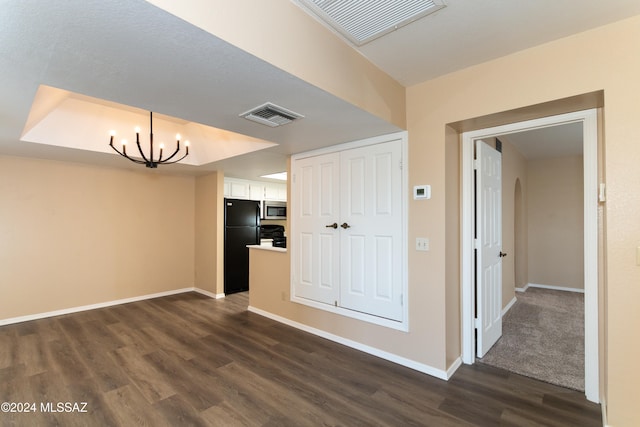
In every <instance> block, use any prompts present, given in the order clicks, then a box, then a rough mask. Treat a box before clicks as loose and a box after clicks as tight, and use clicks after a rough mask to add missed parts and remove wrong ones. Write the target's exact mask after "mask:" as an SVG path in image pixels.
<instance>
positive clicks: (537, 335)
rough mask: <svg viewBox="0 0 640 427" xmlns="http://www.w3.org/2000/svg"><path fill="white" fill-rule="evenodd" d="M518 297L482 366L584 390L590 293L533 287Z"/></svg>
mask: <svg viewBox="0 0 640 427" xmlns="http://www.w3.org/2000/svg"><path fill="white" fill-rule="evenodd" d="M516 299H517V302H516V303H515V304H514V305H513V307H511V309H510V310H509V311H508V312H507V314H506V315H505V316H504V317H503V319H502V337H501V338H500V339H499V340H498V342H497V343H496V344H495V345H494V346H493V348H492V349H491V350H489V352H488V353H487V354H485V356H484V357H483V358H482V359H478V362H481V363H485V364H487V365H491V366H495V367H498V368H503V369H507V370H509V371H511V372H515V373H518V374H521V375H526V376H528V377H532V378H536V379H539V380H542V381H546V382H549V383H552V384H556V385H559V386H562V387H567V388H571V389H574V390H579V391H584V295H583V294H581V293H576V292H563V291H552V290H548V289H540V288H529V289H528V290H527V291H526V292H524V293H520V292H516Z"/></svg>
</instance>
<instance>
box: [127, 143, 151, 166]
mask: <svg viewBox="0 0 640 427" xmlns="http://www.w3.org/2000/svg"><path fill="white" fill-rule="evenodd" d="M136 139H137V141H136V144H138V151H139V152H140V155H141V156H142V158H143V159H144V162H141V163H150V162H149V159H147V156H145V155H144V152H143V151H142V147H141V146H140V139H139V138H136ZM126 157H127V158H128V159H130V158H131V157H129V156H126Z"/></svg>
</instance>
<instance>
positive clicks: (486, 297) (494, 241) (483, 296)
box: [476, 140, 503, 357]
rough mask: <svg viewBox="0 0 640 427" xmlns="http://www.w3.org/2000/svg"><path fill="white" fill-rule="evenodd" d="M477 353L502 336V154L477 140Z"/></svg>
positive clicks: (478, 354)
mask: <svg viewBox="0 0 640 427" xmlns="http://www.w3.org/2000/svg"><path fill="white" fill-rule="evenodd" d="M476 254H477V255H476V292H477V295H476V307H477V308H476V330H477V338H476V339H477V343H476V355H477V357H483V356H484V355H485V354H486V353H487V351H489V349H490V348H491V347H492V346H493V345H494V344H495V343H496V341H498V339H499V338H500V337H501V336H502V255H503V254H502V156H501V154H500V153H499V152H498V151H497V150H495V149H494V148H492V147H491V146H489V145H488V144H487V143H485V142H484V141H482V140H477V141H476Z"/></svg>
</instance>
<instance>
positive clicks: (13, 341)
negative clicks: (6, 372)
mask: <svg viewBox="0 0 640 427" xmlns="http://www.w3.org/2000/svg"><path fill="white" fill-rule="evenodd" d="M16 363H18V336H17V335H16V330H15V329H14V328H9V327H5V328H0V369H4V368H10V367H12V366H13V365H15V364H16Z"/></svg>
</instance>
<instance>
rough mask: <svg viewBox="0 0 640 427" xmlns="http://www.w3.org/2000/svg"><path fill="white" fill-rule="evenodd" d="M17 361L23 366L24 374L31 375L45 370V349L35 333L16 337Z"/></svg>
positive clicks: (46, 366)
mask: <svg viewBox="0 0 640 427" xmlns="http://www.w3.org/2000/svg"><path fill="white" fill-rule="evenodd" d="M17 345H18V355H17V358H18V361H19V362H20V363H22V364H23V365H24V366H25V375H26V376H31V375H35V374H40V373H43V372H46V371H47V368H48V365H47V363H46V358H47V354H46V349H45V347H44V342H43V341H42V340H41V339H40V337H39V336H38V335H37V334H29V335H23V336H20V337H19V338H18V341H17Z"/></svg>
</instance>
